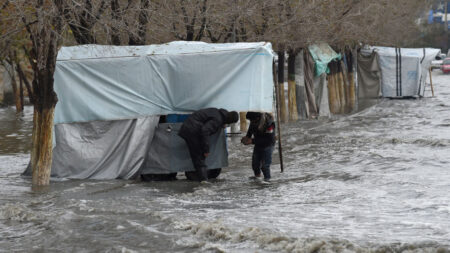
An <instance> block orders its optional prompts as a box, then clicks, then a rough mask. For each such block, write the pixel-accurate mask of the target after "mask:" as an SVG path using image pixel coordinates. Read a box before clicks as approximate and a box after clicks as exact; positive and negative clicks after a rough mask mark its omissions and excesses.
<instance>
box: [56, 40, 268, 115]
mask: <svg viewBox="0 0 450 253" xmlns="http://www.w3.org/2000/svg"><path fill="white" fill-rule="evenodd" d="M272 59H273V52H272V49H271V44H270V43H233V44H208V43H203V42H173V43H168V44H163V45H150V46H134V47H131V46H126V47H125V46H120V47H119V46H100V45H85V46H76V47H63V48H62V49H61V50H60V52H59V53H58V58H57V64H56V70H55V76H54V77H55V91H56V93H57V95H58V97H59V102H58V103H57V105H56V109H55V118H54V122H55V124H59V123H70V122H86V121H94V120H117V119H133V118H138V117H143V116H151V115H161V114H170V113H187V112H193V111H195V110H198V109H202V108H207V107H217V108H225V109H227V110H236V111H267V112H270V111H272V104H273V77H272ZM230 98H233V99H230Z"/></svg>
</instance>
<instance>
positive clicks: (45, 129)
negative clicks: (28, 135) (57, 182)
mask: <svg viewBox="0 0 450 253" xmlns="http://www.w3.org/2000/svg"><path fill="white" fill-rule="evenodd" d="M54 111H55V106H54V105H53V106H52V107H50V108H43V109H42V110H39V109H37V107H36V106H35V109H34V115H33V136H32V139H33V147H32V151H31V167H32V168H33V175H32V184H33V186H46V185H48V184H49V183H50V173H51V168H52V154H53V147H52V142H53V137H52V130H53V115H54V114H53V113H54Z"/></svg>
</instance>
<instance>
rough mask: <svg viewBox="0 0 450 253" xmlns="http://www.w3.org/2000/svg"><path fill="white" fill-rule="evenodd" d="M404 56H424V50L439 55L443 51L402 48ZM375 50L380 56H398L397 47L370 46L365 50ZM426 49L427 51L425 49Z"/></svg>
mask: <svg viewBox="0 0 450 253" xmlns="http://www.w3.org/2000/svg"><path fill="white" fill-rule="evenodd" d="M400 49H401V54H402V57H413V58H423V56H424V52H425V53H426V54H427V55H429V54H434V55H437V54H438V53H440V52H441V50H440V49H436V48H400ZM373 50H375V51H376V52H377V53H378V55H380V56H396V54H397V53H396V48H395V47H369V48H368V49H365V50H364V51H365V52H366V53H367V51H369V52H371V51H373ZM424 50H425V51H424Z"/></svg>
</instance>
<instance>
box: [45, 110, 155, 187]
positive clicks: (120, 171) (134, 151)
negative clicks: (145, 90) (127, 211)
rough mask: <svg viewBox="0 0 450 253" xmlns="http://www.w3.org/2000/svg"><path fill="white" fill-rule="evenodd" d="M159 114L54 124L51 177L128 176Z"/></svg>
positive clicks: (146, 145) (142, 157)
mask: <svg viewBox="0 0 450 253" xmlns="http://www.w3.org/2000/svg"><path fill="white" fill-rule="evenodd" d="M158 120H159V117H157V116H152V117H145V118H138V119H133V120H116V121H94V122H89V123H72V124H58V125H56V126H55V137H56V142H57V145H56V147H55V148H54V149H53V164H52V173H51V176H52V177H57V178H72V179H87V178H89V179H115V178H121V179H130V178H133V177H134V176H135V175H138V174H139V171H140V170H141V169H142V168H143V165H144V162H145V160H146V157H147V151H148V149H149V147H150V143H151V142H152V139H153V136H154V133H155V127H156V125H157V124H158Z"/></svg>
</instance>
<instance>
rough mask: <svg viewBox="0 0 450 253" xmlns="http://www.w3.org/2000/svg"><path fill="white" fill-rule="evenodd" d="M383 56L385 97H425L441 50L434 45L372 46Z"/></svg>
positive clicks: (373, 49)
mask: <svg viewBox="0 0 450 253" xmlns="http://www.w3.org/2000/svg"><path fill="white" fill-rule="evenodd" d="M373 51H375V52H376V53H377V54H378V56H379V65H380V69H381V89H382V96H383V97H391V98H399V97H417V96H423V95H424V92H425V83H426V79H427V76H428V69H429V68H430V65H431V61H432V60H433V59H434V58H435V57H436V55H437V54H439V53H440V50H439V49H434V48H392V47H370V48H369V49H364V50H362V52H363V53H364V54H366V55H367V54H370V53H372V52H373Z"/></svg>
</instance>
